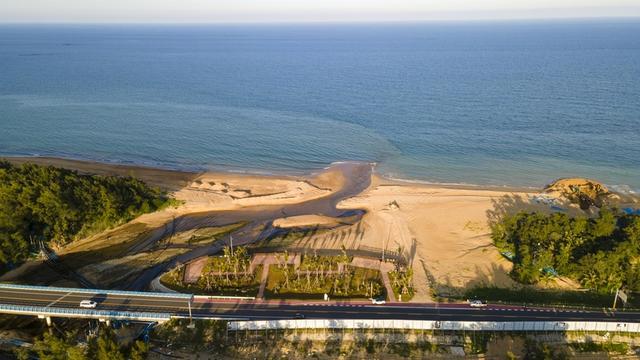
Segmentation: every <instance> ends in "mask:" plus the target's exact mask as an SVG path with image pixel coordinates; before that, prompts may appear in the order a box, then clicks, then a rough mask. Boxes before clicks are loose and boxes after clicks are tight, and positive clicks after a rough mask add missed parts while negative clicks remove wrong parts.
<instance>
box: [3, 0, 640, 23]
mask: <svg viewBox="0 0 640 360" xmlns="http://www.w3.org/2000/svg"><path fill="white" fill-rule="evenodd" d="M590 17H640V0H396V1H389V0H322V1H319V0H236V1H228V0H0V22H35V23H38V22H84V23H93V22H99V23H101V22H132V23H136V22H177V23H190V22H198V23H199V22H216V23H217V22H221V23H228V22H317V21H415V20H482V19H533V18H536V19H553V18H590Z"/></svg>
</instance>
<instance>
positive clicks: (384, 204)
mask: <svg viewBox="0 0 640 360" xmlns="http://www.w3.org/2000/svg"><path fill="white" fill-rule="evenodd" d="M4 159H6V160H8V161H10V162H12V163H14V164H21V163H26V162H31V163H37V164H41V165H54V166H60V167H66V168H68V169H74V170H77V171H80V172H83V173H99V174H102V175H106V174H112V175H125V176H127V175H131V176H136V177H137V178H139V179H141V180H143V181H148V182H149V183H150V184H153V185H157V186H159V187H163V188H164V189H165V190H167V191H170V192H171V196H173V197H174V198H175V199H177V200H179V201H181V202H182V203H181V205H179V206H176V207H175V208H167V209H163V210H161V211H158V212H154V213H149V214H145V215H141V216H140V217H138V218H136V219H134V220H132V221H131V222H129V223H127V224H124V225H122V226H120V227H117V228H114V229H110V230H107V231H105V232H102V233H99V234H96V235H94V236H90V237H87V238H84V239H81V240H78V241H75V242H73V243H70V244H68V245H67V246H65V247H64V248H63V249H59V254H60V255H61V256H64V257H65V258H66V259H67V261H68V265H69V266H70V267H72V268H74V269H77V271H78V272H79V273H80V274H83V276H86V277H88V278H91V277H92V276H93V277H94V278H95V279H93V280H94V282H95V283H98V284H103V286H111V285H113V284H112V282H113V281H116V280H118V279H117V278H116V277H114V276H109V277H103V276H102V275H101V274H108V273H109V271H106V270H105V269H113V270H114V271H115V270H116V269H120V268H121V266H120V265H121V262H122V263H126V262H131V263H132V264H135V263H136V261H138V260H137V259H138V257H140V256H145V255H144V254H155V253H154V251H156V250H157V249H156V250H154V249H155V248H154V246H155V244H156V243H157V242H159V241H160V240H161V239H162V238H163V237H164V235H165V234H166V230H167V229H169V228H170V229H171V231H172V232H173V233H175V234H185V235H184V236H187V235H188V234H190V232H193V231H196V229H199V228H206V227H215V226H224V225H229V224H235V223H242V222H248V223H247V225H246V226H245V227H243V228H242V229H240V230H238V231H236V232H235V233H234V234H233V238H234V243H235V244H237V245H245V244H250V243H253V242H255V241H256V239H260V238H263V239H266V238H268V237H269V234H271V232H272V231H275V230H274V227H273V226H272V225H273V223H278V224H279V225H284V227H285V228H293V229H295V228H298V227H300V228H301V229H309V228H313V227H319V226H320V225H322V224H324V225H322V226H325V227H326V228H327V231H321V232H317V231H310V232H306V233H305V235H304V236H302V237H299V238H294V239H291V240H288V241H289V242H290V243H287V246H289V247H292V248H308V249H341V248H345V249H350V250H361V249H379V250H381V249H388V250H393V251H397V252H398V253H399V254H401V255H402V256H403V257H404V258H405V259H407V263H409V264H411V265H410V266H411V267H412V269H413V279H414V284H415V287H416V290H417V293H418V294H419V295H417V296H416V297H415V301H418V302H419V301H430V300H432V299H431V293H432V290H433V289H435V291H436V293H442V294H463V293H464V291H466V290H465V289H468V288H472V287H473V286H478V285H482V284H485V285H486V284H490V285H495V286H499V287H511V286H513V285H514V284H513V281H512V280H511V278H510V277H509V276H508V273H509V271H510V266H511V265H510V263H509V262H508V261H507V260H505V259H504V258H503V257H502V256H501V255H500V253H499V251H498V250H497V249H496V248H495V247H494V246H493V242H492V240H491V236H490V235H491V231H490V227H489V223H488V220H489V216H490V214H491V213H495V212H496V211H501V209H502V210H505V209H511V210H513V211H529V210H532V211H533V210H540V211H544V212H546V213H549V212H551V211H553V210H552V209H551V208H550V207H549V206H548V205H547V204H541V203H532V202H531V200H530V199H531V197H532V196H531V195H532V194H534V193H539V192H541V191H542V189H539V190H537V189H531V188H526V189H522V188H515V187H512V188H507V187H497V188H496V187H491V186H470V185H452V184H434V183H415V182H406V181H399V180H395V179H387V178H384V177H383V176H380V175H379V174H375V173H374V172H373V167H374V166H375V164H370V163H355V162H341V163H336V164H334V165H332V166H329V167H326V168H324V169H322V170H316V171H314V172H308V173H307V174H306V175H305V176H291V175H289V176H284V175H282V176H276V175H270V176H266V175H252V174H248V173H242V174H241V173H230V172H216V173H214V172H200V173H196V172H180V171H175V170H163V169H156V168H151V167H146V166H132V165H113V164H104V163H99V162H89V161H79V160H69V159H60V158H49V157H11V158H6V157H5V158H4ZM564 211H566V212H567V213H576V212H577V211H578V210H576V209H575V207H572V206H569V205H568V204H567V207H566V209H564ZM347 218H349V221H344V220H345V219H347ZM320 223H322V224H320ZM143 233H146V234H147V235H145V236H141V235H142V234H143ZM180 236H182V235H180ZM123 243H127V244H129V245H127V246H126V247H125V246H123V245H122V244H123ZM105 249H107V250H108V249H115V250H113V251H116V252H117V254H116V255H117V256H115V255H113V254H112V255H113V256H112V255H109V256H111V257H112V258H103V256H105V255H102V253H104V252H105V251H106V252H107V254H110V253H109V252H108V251H107V250H105ZM219 250H220V249H219V248H216V247H213V245H211V246H210V245H203V247H195V248H189V250H187V252H185V253H182V254H173V255H171V254H165V255H166V256H169V257H170V259H165V260H166V261H165V262H166V264H165V265H162V266H164V267H162V266H160V265H157V266H154V267H151V268H147V269H145V270H143V272H142V273H141V274H140V276H139V277H136V278H135V279H134V280H133V281H130V282H129V283H130V284H132V285H131V286H132V287H135V288H142V287H143V286H144V285H145V284H147V283H148V281H151V280H152V279H153V278H155V277H156V276H157V275H158V274H157V273H156V272H157V271H161V270H163V269H165V267H166V268H168V267H169V265H172V266H173V265H176V264H177V263H178V262H180V263H184V262H188V261H190V260H192V259H194V258H197V257H200V256H206V255H210V254H213V253H216V252H218V251H219ZM87 254H92V255H91V256H93V258H94V259H93V260H92V258H91V256H88V255H87ZM149 256H151V255H149ZM154 256H155V255H154ZM135 267H136V266H134V265H131V268H135ZM123 268H126V267H123ZM127 276H129V275H127ZM105 284H106V285H105Z"/></svg>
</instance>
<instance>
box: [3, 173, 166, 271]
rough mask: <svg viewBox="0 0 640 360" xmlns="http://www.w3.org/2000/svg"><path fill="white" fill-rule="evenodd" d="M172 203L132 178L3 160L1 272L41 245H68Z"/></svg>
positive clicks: (157, 190) (23, 258)
mask: <svg viewBox="0 0 640 360" xmlns="http://www.w3.org/2000/svg"><path fill="white" fill-rule="evenodd" d="M167 203H168V198H167V197H166V196H165V194H164V193H163V192H161V191H160V190H159V189H154V188H151V187H149V186H147V185H146V184H145V183H144V182H142V181H140V180H137V179H134V178H132V177H117V176H98V175H84V174H79V173H78V172H76V171H72V170H66V169H60V168H55V167H52V166H39V165H34V164H24V165H21V166H14V165H12V164H10V163H8V162H4V161H0V270H5V269H7V268H9V267H11V266H12V265H15V264H17V263H20V262H23V261H24V260H25V259H26V258H27V257H28V256H29V254H30V253H31V252H33V251H36V250H37V244H38V243H39V242H40V241H42V242H44V243H49V242H54V243H56V244H65V243H68V242H70V241H73V240H74V239H76V238H79V237H82V236H86V235H89V234H91V233H94V232H97V231H101V230H104V229H106V228H109V227H111V226H114V225H118V224H121V223H123V222H126V221H129V220H131V219H133V218H134V217H136V216H138V215H141V214H143V213H146V212H151V211H155V210H157V209H159V208H161V207H163V206H164V205H166V204H167Z"/></svg>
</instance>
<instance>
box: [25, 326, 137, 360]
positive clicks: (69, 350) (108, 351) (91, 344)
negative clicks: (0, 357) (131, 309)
mask: <svg viewBox="0 0 640 360" xmlns="http://www.w3.org/2000/svg"><path fill="white" fill-rule="evenodd" d="M81 338H84V336H83V335H82V336H81V335H79V333H78V332H67V333H65V334H64V335H62V336H61V335H56V334H55V333H51V332H48V333H47V332H46V333H44V334H43V335H42V337H41V338H39V339H37V340H36V341H35V343H34V344H33V347H31V348H27V347H22V348H19V349H18V350H17V351H16V353H15V355H16V358H18V359H33V358H37V359H42V360H85V359H98V360H125V359H130V360H143V359H146V358H147V353H148V351H149V346H148V345H147V344H146V343H144V342H142V341H135V342H133V343H132V344H130V345H128V346H122V345H121V344H119V343H118V338H117V336H116V334H115V333H114V331H113V330H111V328H109V327H106V326H102V327H100V329H99V334H98V335H97V336H90V337H89V338H88V341H87V342H86V343H84V342H80V341H79V339H81Z"/></svg>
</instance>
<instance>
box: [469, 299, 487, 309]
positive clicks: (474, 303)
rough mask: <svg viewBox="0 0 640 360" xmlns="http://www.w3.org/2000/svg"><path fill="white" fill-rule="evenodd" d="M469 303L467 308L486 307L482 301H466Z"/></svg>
mask: <svg viewBox="0 0 640 360" xmlns="http://www.w3.org/2000/svg"><path fill="white" fill-rule="evenodd" d="M467 301H468V302H469V306H471V307H478V308H479V307H486V306H487V303H486V302H485V301H482V300H467Z"/></svg>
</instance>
